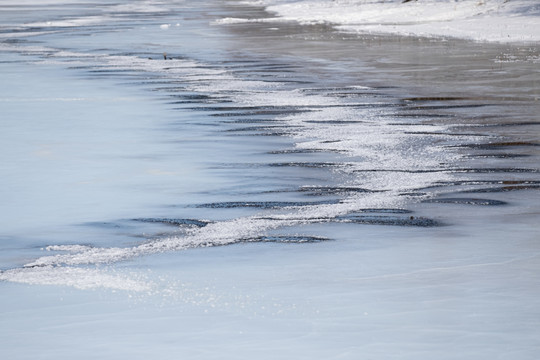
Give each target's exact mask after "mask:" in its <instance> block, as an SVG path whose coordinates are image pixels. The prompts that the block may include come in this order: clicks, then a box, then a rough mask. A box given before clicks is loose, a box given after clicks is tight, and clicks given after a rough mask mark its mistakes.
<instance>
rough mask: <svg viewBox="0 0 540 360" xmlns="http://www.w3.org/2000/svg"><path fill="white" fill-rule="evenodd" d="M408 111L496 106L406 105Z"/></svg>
mask: <svg viewBox="0 0 540 360" xmlns="http://www.w3.org/2000/svg"><path fill="white" fill-rule="evenodd" d="M406 106H407V110H408V109H411V110H446V109H474V108H480V107H486V106H495V105H494V104H467V105H423V106H412V105H406Z"/></svg>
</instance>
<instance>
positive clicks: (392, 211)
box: [360, 208, 412, 214]
mask: <svg viewBox="0 0 540 360" xmlns="http://www.w3.org/2000/svg"><path fill="white" fill-rule="evenodd" d="M360 212H362V213H383V214H410V213H412V211H411V210H407V209H377V208H373V209H361V210H360Z"/></svg>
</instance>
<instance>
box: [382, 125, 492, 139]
mask: <svg viewBox="0 0 540 360" xmlns="http://www.w3.org/2000/svg"><path fill="white" fill-rule="evenodd" d="M392 125H397V126H401V125H404V124H392ZM407 125H410V124H407ZM418 125H423V124H418ZM403 134H407V135H434V136H477V137H483V136H491V135H488V134H473V133H441V132H431V131H404V132H403Z"/></svg>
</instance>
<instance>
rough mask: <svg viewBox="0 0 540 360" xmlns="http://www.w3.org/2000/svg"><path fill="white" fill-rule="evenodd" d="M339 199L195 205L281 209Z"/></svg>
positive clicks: (323, 203) (335, 201)
mask: <svg viewBox="0 0 540 360" xmlns="http://www.w3.org/2000/svg"><path fill="white" fill-rule="evenodd" d="M339 202H340V201H339V200H324V201H229V202H217V203H209V204H200V205H196V206H195V207H198V208H210V209H233V208H259V209H280V208H286V207H299V206H316V205H328V204H339Z"/></svg>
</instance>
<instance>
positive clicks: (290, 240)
mask: <svg viewBox="0 0 540 360" xmlns="http://www.w3.org/2000/svg"><path fill="white" fill-rule="evenodd" d="M329 240H330V239H329V238H327V237H322V236H309V235H273V236H272V235H267V236H259V237H256V238H253V239H248V240H245V242H275V243H286V244H305V243H318V242H322V241H329Z"/></svg>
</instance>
